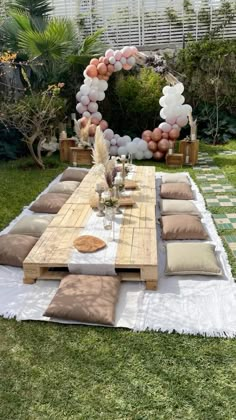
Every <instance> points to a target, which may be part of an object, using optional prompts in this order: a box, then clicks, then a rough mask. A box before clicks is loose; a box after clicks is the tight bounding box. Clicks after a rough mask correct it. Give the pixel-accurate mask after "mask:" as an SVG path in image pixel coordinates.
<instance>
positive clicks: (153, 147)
mask: <svg viewBox="0 0 236 420" xmlns="http://www.w3.org/2000/svg"><path fill="white" fill-rule="evenodd" d="M148 148H149V150H151V152H156V151H157V143H156V142H155V141H149V143H148Z"/></svg>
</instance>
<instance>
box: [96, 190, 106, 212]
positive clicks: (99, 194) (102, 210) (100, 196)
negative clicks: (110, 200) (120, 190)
mask: <svg viewBox="0 0 236 420" xmlns="http://www.w3.org/2000/svg"><path fill="white" fill-rule="evenodd" d="M104 190H105V189H104V187H103V186H102V185H101V184H97V185H96V189H95V191H96V192H97V193H98V207H97V208H98V212H97V216H98V217H103V216H104V215H105V213H104V202H103V200H102V193H103V192H104Z"/></svg>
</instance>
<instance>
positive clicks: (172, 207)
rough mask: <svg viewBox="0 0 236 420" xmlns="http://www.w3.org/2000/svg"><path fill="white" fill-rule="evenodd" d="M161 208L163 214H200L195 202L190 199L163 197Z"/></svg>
mask: <svg viewBox="0 0 236 420" xmlns="http://www.w3.org/2000/svg"><path fill="white" fill-rule="evenodd" d="M160 210H161V215H162V216H168V215H172V214H192V215H193V216H198V215H200V212H199V211H198V209H197V207H196V206H195V204H193V203H192V202H191V201H189V200H168V199H163V200H161V201H160Z"/></svg>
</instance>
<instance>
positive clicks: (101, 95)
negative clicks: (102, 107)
mask: <svg viewBox="0 0 236 420" xmlns="http://www.w3.org/2000/svg"><path fill="white" fill-rule="evenodd" d="M104 99H105V93H104V92H103V91H101V90H99V91H98V99H97V100H98V101H103V100H104Z"/></svg>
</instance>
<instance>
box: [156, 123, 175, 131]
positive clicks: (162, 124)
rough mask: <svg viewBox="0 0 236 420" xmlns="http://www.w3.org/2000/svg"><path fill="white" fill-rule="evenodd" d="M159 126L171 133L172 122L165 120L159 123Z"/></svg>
mask: <svg viewBox="0 0 236 420" xmlns="http://www.w3.org/2000/svg"><path fill="white" fill-rule="evenodd" d="M159 128H160V129H161V130H162V131H164V133H169V131H170V130H171V128H172V127H171V125H170V124H168V123H165V122H163V123H161V124H159Z"/></svg>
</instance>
